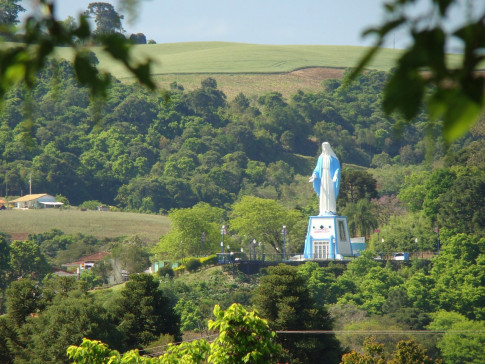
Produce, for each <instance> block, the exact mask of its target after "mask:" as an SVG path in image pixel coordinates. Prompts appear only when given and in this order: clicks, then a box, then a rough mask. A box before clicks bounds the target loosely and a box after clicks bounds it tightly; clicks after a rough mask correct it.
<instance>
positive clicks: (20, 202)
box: [9, 193, 64, 209]
mask: <svg viewBox="0 0 485 364" xmlns="http://www.w3.org/2000/svg"><path fill="white" fill-rule="evenodd" d="M9 204H14V205H15V207H16V208H18V209H32V208H46V207H59V206H62V205H64V204H63V203H62V202H58V201H56V198H55V197H54V196H51V195H48V194H47V193H38V194H33V195H25V196H22V197H20V198H17V199H15V200H12V201H9Z"/></svg>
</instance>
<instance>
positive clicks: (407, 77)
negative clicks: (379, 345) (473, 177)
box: [350, 0, 485, 142]
mask: <svg viewBox="0 0 485 364" xmlns="http://www.w3.org/2000/svg"><path fill="white" fill-rule="evenodd" d="M430 1H431V4H430V5H431V6H430V7H431V10H430V11H429V13H427V14H420V16H416V17H413V16H412V15H409V14H410V10H411V11H412V8H411V7H412V6H413V5H414V4H415V2H416V1H415V0H394V1H390V2H386V4H385V11H386V14H387V18H388V20H387V21H386V22H385V23H384V24H382V25H381V26H380V27H377V28H372V29H368V30H366V31H365V32H364V34H363V35H365V36H367V35H375V36H377V41H376V43H375V45H374V46H373V47H372V48H371V49H370V50H369V51H368V52H367V53H366V54H365V55H364V56H363V57H362V59H361V60H360V63H359V64H358V66H357V67H356V68H355V70H354V71H353V73H352V74H351V76H350V80H353V79H355V78H356V77H357V75H358V74H360V73H361V72H362V70H363V69H364V68H365V67H366V66H367V65H368V64H369V62H370V61H371V60H372V59H373V58H374V57H375V56H376V54H377V53H378V51H379V49H380V47H381V46H382V45H383V44H384V42H385V40H386V38H387V37H388V36H390V35H392V34H393V33H394V32H395V31H396V30H397V29H399V28H401V27H403V28H406V29H407V30H408V31H409V34H410V36H411V39H412V44H411V46H410V47H409V48H408V49H407V50H405V51H404V53H403V54H402V56H401V57H400V59H399V60H398V61H397V65H396V68H395V70H394V73H393V75H392V77H391V78H390V80H389V81H388V83H387V86H386V88H385V91H384V101H383V106H384V110H385V112H386V113H388V114H390V113H392V112H393V111H398V112H400V113H401V114H403V115H404V117H405V118H406V119H407V120H408V122H410V121H411V120H412V119H413V118H414V117H415V116H416V115H417V114H418V113H419V111H420V109H421V107H422V105H423V104H424V105H425V106H426V107H427V112H428V114H429V116H430V117H431V118H432V119H433V120H439V119H442V121H443V136H444V138H445V140H446V141H448V142H450V141H453V140H455V139H457V138H459V137H461V136H463V135H464V134H465V133H466V132H467V131H468V130H469V129H470V128H471V127H472V126H473V125H474V124H475V123H476V122H477V121H478V120H479V117H480V115H481V113H482V110H483V108H484V106H485V105H484V77H483V75H480V74H478V73H477V71H478V70H479V67H480V64H482V65H483V61H484V60H485V52H484V49H485V13H483V14H478V16H475V17H472V16H467V17H466V18H467V19H466V21H465V22H464V23H463V24H461V26H460V27H459V28H457V29H455V30H454V31H453V33H452V34H449V33H447V31H446V29H447V27H446V20H447V19H449V18H452V17H453V16H452V11H453V6H457V3H458V0H430ZM472 6H473V3H472V2H469V3H468V4H467V6H466V7H465V11H467V12H468V13H467V14H471V13H472V9H471V8H470V7H472ZM454 15H456V14H454ZM452 38H456V39H458V40H459V41H461V42H462V44H463V58H462V62H461V64H460V65H458V66H456V67H455V66H450V65H448V64H447V63H446V47H447V45H448V42H449V41H450V40H451V39H452ZM428 90H430V91H428Z"/></svg>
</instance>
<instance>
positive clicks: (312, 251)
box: [303, 214, 353, 260]
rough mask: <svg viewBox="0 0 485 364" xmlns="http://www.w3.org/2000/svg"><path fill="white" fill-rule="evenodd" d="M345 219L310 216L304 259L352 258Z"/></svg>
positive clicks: (335, 216) (330, 216) (342, 217)
mask: <svg viewBox="0 0 485 364" xmlns="http://www.w3.org/2000/svg"><path fill="white" fill-rule="evenodd" d="M352 255H353V252H352V245H351V244H350V235H349V227H348V224H347V217H345V216H338V215H333V214H329V215H321V216H310V218H309V220H308V230H307V236H306V239H305V250H304V253H303V256H304V258H305V259H314V260H327V259H343V258H344V256H347V257H348V256H352Z"/></svg>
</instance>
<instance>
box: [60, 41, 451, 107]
mask: <svg viewBox="0 0 485 364" xmlns="http://www.w3.org/2000/svg"><path fill="white" fill-rule="evenodd" d="M133 49H134V52H135V57H136V58H138V59H146V58H150V59H152V60H153V61H154V67H153V70H152V73H153V76H154V79H155V81H156V82H157V84H158V85H159V87H160V88H162V89H168V88H169V87H170V84H171V83H172V82H174V81H175V82H177V83H178V84H181V85H183V86H184V88H185V90H189V91H190V90H194V89H196V88H198V87H199V86H200V82H201V80H203V79H205V78H207V77H208V76H210V77H213V78H215V79H216V80H217V83H218V86H219V89H220V90H221V91H223V92H224V93H225V94H226V96H227V98H228V100H231V99H233V98H234V97H235V96H236V95H237V94H238V93H240V92H242V93H244V94H245V95H247V96H255V95H261V94H265V93H269V92H272V91H276V92H279V93H281V94H282V95H283V96H284V97H285V98H288V97H290V96H291V95H293V94H294V93H295V92H297V91H298V90H302V91H306V92H310V91H315V90H316V89H319V88H320V87H321V83H322V81H323V80H326V79H329V78H340V77H341V76H342V73H343V71H344V70H345V69H346V68H349V67H354V66H355V65H356V63H357V61H358V60H359V59H360V58H361V57H362V56H363V54H364V53H365V52H366V50H367V49H368V48H366V47H351V46H325V45H262V44H245V43H227V42H186V43H167V44H145V45H136V46H134V48H133ZM92 50H93V51H94V52H95V53H96V55H97V57H98V59H99V61H100V64H99V68H100V69H102V70H105V71H108V72H110V73H111V74H113V75H114V76H115V77H116V78H118V79H120V80H122V81H124V82H130V81H131V80H132V79H133V78H132V77H131V75H130V74H129V73H128V72H127V71H126V69H125V67H123V66H122V64H121V63H119V62H117V61H114V60H113V59H112V58H111V57H109V56H108V55H107V54H106V53H104V52H103V51H102V49H101V48H98V47H93V48H92ZM401 52H402V50H398V49H389V48H383V49H382V50H381V52H379V54H378V55H377V57H375V59H374V60H373V61H372V62H371V63H370V65H369V68H371V69H376V70H380V71H388V70H389V69H391V68H392V67H393V66H394V64H395V61H396V59H397V58H398V57H399V55H400V54H401ZM57 54H58V55H59V56H60V57H62V58H65V59H70V55H71V50H70V49H69V48H58V50H57ZM449 60H450V62H457V61H458V60H459V56H458V55H450V58H449Z"/></svg>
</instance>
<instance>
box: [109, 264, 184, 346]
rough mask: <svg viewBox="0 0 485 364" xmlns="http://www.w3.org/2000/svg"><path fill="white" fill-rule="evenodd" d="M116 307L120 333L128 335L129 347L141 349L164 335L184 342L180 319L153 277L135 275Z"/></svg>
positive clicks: (124, 289) (124, 342)
mask: <svg viewBox="0 0 485 364" xmlns="http://www.w3.org/2000/svg"><path fill="white" fill-rule="evenodd" d="M120 293H121V298H120V299H119V300H118V301H117V302H116V304H115V305H114V307H113V312H114V313H115V315H116V317H117V319H118V320H119V321H118V330H119V331H120V332H121V333H123V334H124V336H125V339H124V341H123V344H124V347H126V348H138V347H140V346H142V345H147V344H149V343H150V342H152V341H155V340H157V339H158V338H159V336H160V334H169V335H172V336H173V338H174V340H175V341H178V340H179V339H180V318H179V317H178V316H177V315H176V314H175V312H174V309H173V307H172V305H171V303H170V300H169V299H168V298H167V297H165V296H164V294H163V292H162V291H161V290H160V289H159V288H158V280H156V279H155V278H154V277H153V276H151V275H149V274H144V273H142V274H132V275H130V280H129V281H128V282H127V283H126V285H125V287H124V288H123V289H122V290H121V292H120Z"/></svg>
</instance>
